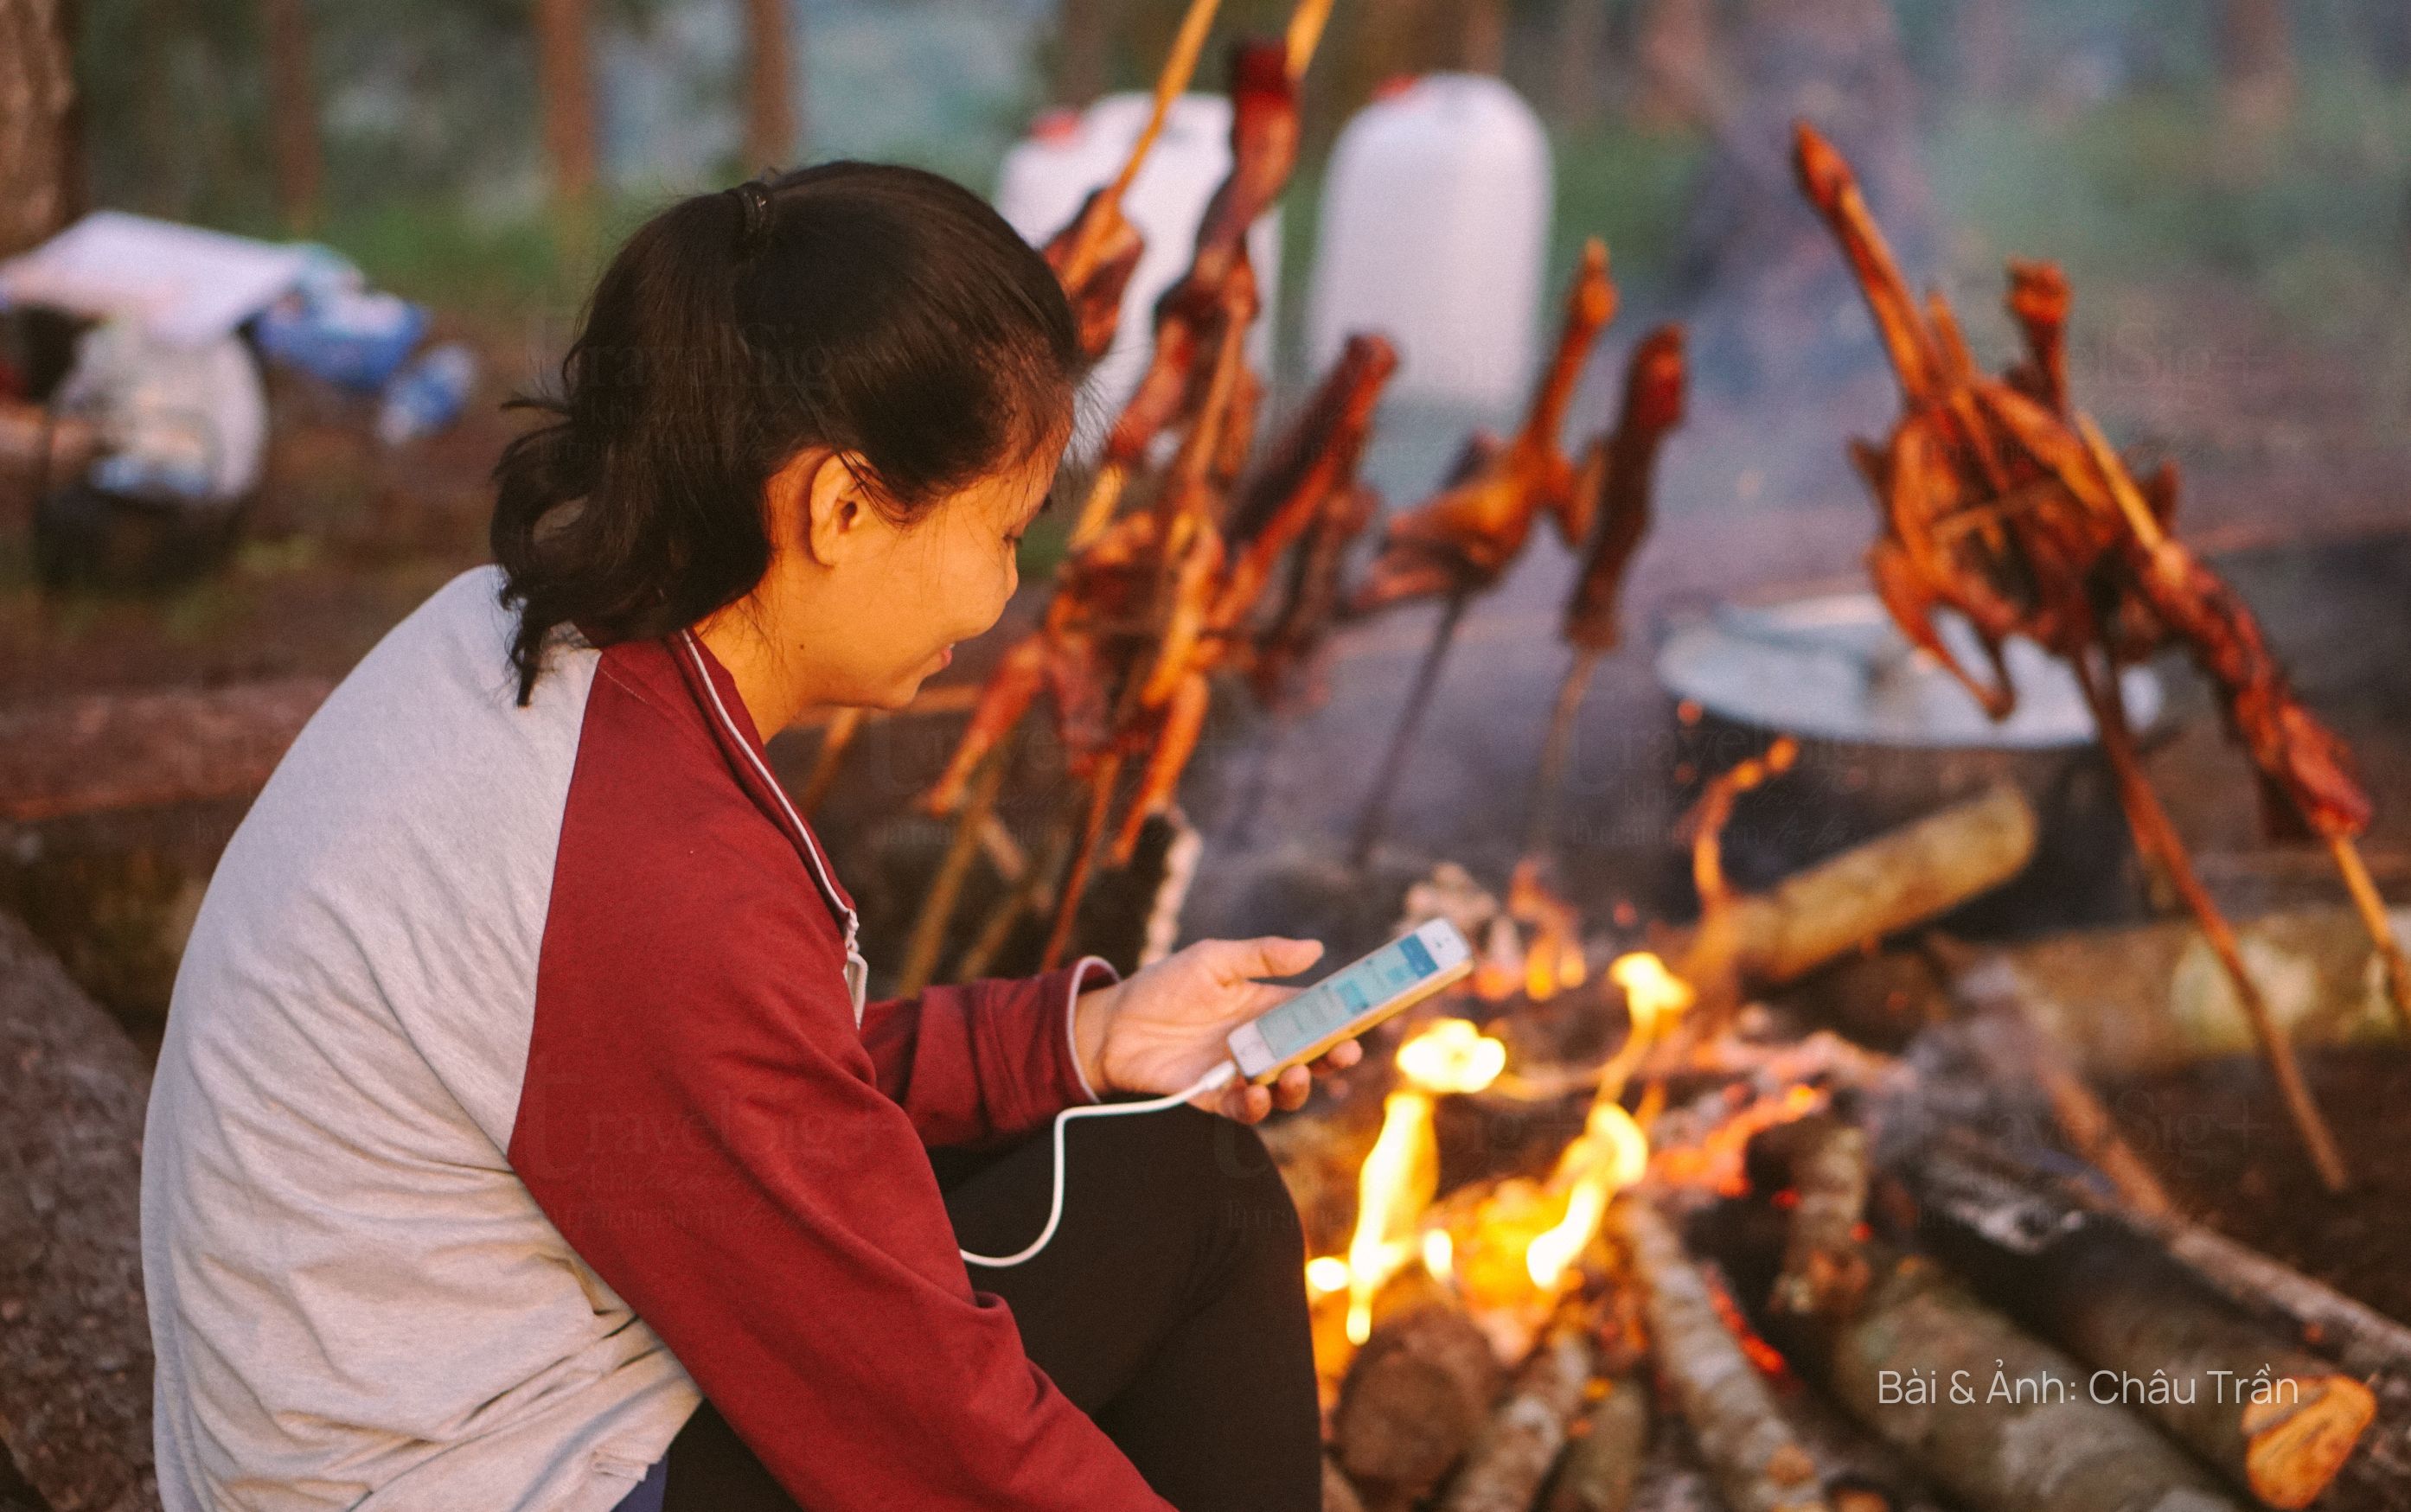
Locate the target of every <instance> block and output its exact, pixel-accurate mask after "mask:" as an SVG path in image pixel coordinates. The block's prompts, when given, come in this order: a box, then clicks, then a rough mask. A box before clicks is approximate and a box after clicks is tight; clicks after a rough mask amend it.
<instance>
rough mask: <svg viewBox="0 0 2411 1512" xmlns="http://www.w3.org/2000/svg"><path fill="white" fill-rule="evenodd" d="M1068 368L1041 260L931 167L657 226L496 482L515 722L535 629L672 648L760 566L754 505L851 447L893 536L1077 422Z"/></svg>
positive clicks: (600, 289)
mask: <svg viewBox="0 0 2411 1512" xmlns="http://www.w3.org/2000/svg"><path fill="white" fill-rule="evenodd" d="M1081 367H1082V359H1081V356H1080V350H1079V342H1078V337H1077V333H1076V331H1075V329H1074V325H1073V320H1072V313H1071V311H1070V309H1069V308H1068V307H1067V306H1066V304H1065V303H1064V299H1063V293H1062V290H1061V288H1060V287H1059V285H1058V284H1057V283H1056V280H1055V275H1054V273H1053V272H1052V271H1051V270H1050V269H1048V268H1047V266H1046V263H1045V259H1044V258H1043V257H1041V256H1040V255H1039V254H1038V253H1037V252H1036V251H1035V250H1034V249H1032V248H1031V247H1030V245H1029V244H1028V243H1027V242H1025V241H1023V240H1021V238H1020V237H1019V236H1017V235H1016V234H1015V233H1014V231H1013V229H1012V227H1010V226H1008V225H1005V223H1004V221H1003V220H1002V219H1001V217H999V216H998V215H997V213H996V212H995V211H992V210H990V209H989V208H988V207H987V205H986V203H984V202H983V201H982V200H981V199H980V198H979V196H976V195H973V194H972V193H971V192H970V191H969V190H967V189H964V188H962V187H961V186H960V185H958V184H955V183H952V182H948V181H946V180H944V179H942V178H939V177H938V176H937V175H935V174H931V173H924V172H921V171H919V170H918V169H914V168H904V167H886V166H884V165H879V164H871V163H830V164H826V165H823V166H821V167H811V168H805V169H802V170H800V171H798V172H794V173H788V174H784V175H782V176H779V177H777V178H773V179H768V180H762V181H756V182H754V183H752V184H746V185H741V186H740V187H739V188H738V189H736V190H729V191H723V192H722V193H719V194H710V195H701V196H696V197H694V198H692V199H687V200H683V201H680V202H679V204H676V205H673V206H671V207H670V208H669V209H668V210H665V211H662V212H661V213H660V214H658V215H656V216H654V217H653V218H652V219H651V220H650V221H648V222H646V223H645V225H643V226H642V227H641V228H639V229H638V230H637V232H636V235H634V236H632V237H630V238H629V239H628V242H627V245H625V246H623V247H621V249H620V252H619V254H618V255H617V256H615V257H613V258H612V259H611V265H610V267H609V268H607V269H605V270H604V273H603V277H602V280H601V282H600V283H598V284H596V285H595V288H594V294H593V298H592V299H591V300H590V301H589V303H588V305H587V309H586V313H585V319H584V323H583V325H582V326H581V327H580V328H579V331H578V334H577V341H576V342H575V343H574V344H573V345H572V346H571V347H570V349H569V355H568V356H567V357H566V358H565V359H564V360H563V363H562V369H561V379H562V385H561V391H560V392H559V393H558V394H557V395H544V396H537V397H527V398H521V399H518V400H513V401H512V403H513V405H514V406H516V407H524V408H530V409H535V410H538V411H541V412H543V413H545V414H548V415H549V416H551V418H550V419H549V420H548V422H547V423H546V424H544V425H542V426H539V427H538V428H537V429H533V430H531V431H529V432H527V433H526V434H524V435H522V436H519V438H517V439H516V440H514V441H513V442H512V443H510V444H509V445H508V446H506V447H505V448H504V451H503V456H502V460H501V461H500V462H499V463H498V464H497V465H496V466H495V469H494V482H495V485H496V497H495V502H494V521H493V531H492V545H493V552H494V558H495V560H497V561H499V562H500V563H501V564H502V568H503V573H504V578H505V584H504V589H503V602H504V603H505V604H507V605H511V606H514V607H516V608H517V609H518V611H519V632H518V635H517V637H516V638H515V639H514V641H513V642H512V646H511V661H512V664H513V665H514V666H515V667H517V668H518V671H519V701H520V702H521V703H525V702H526V701H527V700H528V698H529V696H530V695H531V693H532V692H533V689H534V687H535V682H536V678H537V676H539V675H540V674H541V673H542V671H543V670H544V651H545V647H546V645H547V643H548V639H549V638H550V637H551V635H552V633H553V632H554V631H555V630H557V629H558V628H559V627H561V626H563V625H574V626H575V627H576V628H577V630H579V631H580V632H583V633H584V634H585V635H586V636H587V637H588V638H589V639H590V640H592V642H594V643H595V644H597V645H608V644H610V643H612V642H614V641H623V640H644V639H651V638H653V637H656V636H661V635H666V634H669V633H671V632H674V631H676V630H679V629H680V628H681V627H683V626H686V625H691V624H693V623H694V622H695V621H696V620H698V619H701V618H704V617H705V616H707V615H709V614H710V613H711V612H712V611H713V610H715V609H718V608H721V607H723V605H725V604H728V603H733V602H734V601H736V600H737V599H739V598H742V597H743V596H744V595H745V594H746V593H747V592H749V591H751V590H752V589H753V586H754V585H755V584H756V583H758V582H760V581H761V578H762V574H763V573H764V572H765V571H767V569H768V567H769V564H770V541H769V536H768V532H767V528H766V523H765V521H764V519H763V517H762V508H761V501H762V490H763V487H764V486H765V485H766V484H767V482H768V480H769V479H770V477H771V476H772V475H773V474H774V473H776V472H778V470H779V469H780V468H781V467H782V465H784V464H785V462H786V461H787V460H788V459H789V458H793V457H794V456H795V455H796V452H798V451H800V450H802V449H803V448H804V447H806V446H811V445H823V446H827V447H830V448H832V449H833V450H838V451H845V452H853V453H855V454H856V455H858V456H859V457H861V458H863V459H864V460H865V461H866V462H867V463H868V464H869V475H868V476H866V477H864V479H863V483H864V485H865V487H867V488H868V490H869V492H870V494H871V496H872V497H873V498H874V499H876V500H877V501H878V502H879V506H880V507H881V508H882V509H883V510H884V511H885V512H887V513H888V514H889V515H890V516H891V517H893V518H896V519H899V520H906V519H910V518H913V517H914V516H917V515H919V514H920V513H921V512H922V511H924V510H926V509H927V508H928V507H929V505H930V503H931V502H933V501H935V500H936V499H938V498H940V497H942V496H943V495H944V494H946V493H948V492H950V491H952V490H954V489H957V488H959V487H963V486H965V485H967V484H969V483H971V482H972V481H973V480H975V479H977V478H979V477H982V476H984V475H986V474H988V473H990V472H995V471H997V470H999V469H1001V468H1004V467H1009V466H1012V465H1014V464H1015V463H1016V462H1017V461H1019V460H1020V459H1022V458H1026V457H1028V456H1030V454H1031V453H1032V452H1033V451H1034V450H1035V448H1037V447H1038V446H1039V445H1041V444H1043V443H1045V442H1046V440H1047V439H1048V438H1050V437H1051V436H1053V435H1056V434H1058V433H1059V432H1060V430H1061V429H1063V428H1064V427H1066V426H1068V424H1069V423H1070V415H1071V408H1072V400H1073V395H1074V388H1075V385H1077V383H1078V382H1079V378H1080V372H1081Z"/></svg>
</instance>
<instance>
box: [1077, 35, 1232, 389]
mask: <svg viewBox="0 0 2411 1512" xmlns="http://www.w3.org/2000/svg"><path fill="white" fill-rule="evenodd" d="M1220 5H1221V0H1190V6H1189V13H1188V14H1187V15H1186V16H1184V17H1183V18H1181V22H1180V31H1179V32H1178V34H1177V35H1176V36H1175V37H1174V38H1173V43H1172V51H1171V54H1170V55H1169V56H1168V57H1166V58H1165V59H1164V64H1163V71H1162V73H1161V74H1160V75H1158V76H1157V78H1156V81H1155V107H1154V109H1152V110H1151V111H1150V112H1149V113H1148V115H1147V124H1146V126H1145V127H1143V128H1142V129H1141V130H1140V132H1139V134H1138V140H1137V142H1136V143H1135V144H1133V145H1132V148H1131V153H1130V156H1129V157H1128V158H1127V159H1125V160H1124V161H1123V163H1122V167H1121V171H1120V172H1119V173H1118V174H1116V175H1115V176H1114V178H1113V181H1112V182H1109V183H1107V184H1104V185H1103V186H1102V187H1100V188H1099V189H1098V190H1097V192H1096V193H1094V194H1092V195H1090V196H1089V197H1088V200H1087V202H1086V203H1084V204H1082V205H1081V207H1080V210H1079V213H1078V214H1076V215H1074V216H1073V217H1072V219H1071V220H1070V222H1068V223H1067V224H1066V225H1064V227H1063V228H1062V229H1061V230H1059V231H1058V232H1056V233H1055V235H1054V237H1053V238H1052V239H1051V240H1048V241H1047V243H1046V264H1047V266H1048V267H1050V268H1052V269H1055V276H1056V278H1057V279H1058V280H1059V281H1060V282H1061V283H1062V285H1063V297H1064V298H1066V299H1068V300H1070V301H1071V305H1072V313H1073V316H1074V319H1075V320H1076V321H1077V323H1078V326H1079V330H1080V349H1081V351H1083V352H1085V353H1086V354H1087V355H1088V357H1089V361H1091V362H1094V361H1096V360H1097V359H1098V358H1099V357H1102V356H1104V355H1105V353H1106V352H1107V351H1108V350H1110V349H1111V348H1112V346H1113V344H1114V332H1115V329H1116V327H1118V326H1119V325H1120V323H1121V309H1122V296H1123V294H1124V293H1125V292H1127V291H1128V289H1129V288H1130V281H1131V274H1132V273H1133V272H1135V271H1137V269H1138V262H1139V257H1140V255H1141V254H1144V253H1145V252H1146V250H1147V242H1146V239H1145V238H1143V237H1142V236H1140V235H1139V231H1138V227H1136V226H1134V225H1131V223H1130V218H1129V217H1128V216H1126V215H1124V214H1123V213H1122V201H1123V199H1124V198H1125V197H1126V196H1128V195H1129V193H1130V186H1131V184H1132V182H1135V181H1136V180H1137V178H1138V171H1139V169H1140V167H1143V166H1145V164H1146V162H1147V154H1148V153H1150V152H1152V151H1154V149H1155V143H1156V138H1159V137H1161V136H1162V135H1163V123H1164V121H1165V119H1166V118H1167V117H1168V116H1169V115H1170V114H1171V113H1172V106H1173V102H1174V101H1176V100H1177V99H1179V98H1180V96H1181V95H1182V94H1183V93H1185V92H1186V91H1187V90H1188V88H1189V80H1191V78H1193V77H1195V75H1196V72H1197V59H1198V56H1199V54H1200V53H1202V52H1203V51H1205V47H1206V32H1207V31H1208V30H1210V29H1211V28H1212V26H1213V24H1214V12H1215V11H1216V10H1217V9H1219V8H1220Z"/></svg>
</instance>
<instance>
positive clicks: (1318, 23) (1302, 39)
mask: <svg viewBox="0 0 2411 1512" xmlns="http://www.w3.org/2000/svg"><path fill="white" fill-rule="evenodd" d="M1331 3H1332V0H1298V7H1297V8H1296V9H1295V10H1293V11H1291V12H1290V17H1289V37H1288V40H1289V77H1290V80H1291V81H1292V82H1295V81H1296V80H1301V79H1304V78H1305V77H1306V70H1307V66H1308V65H1309V64H1311V63H1313V62H1314V50H1315V49H1316V48H1317V47H1318V46H1320V45H1321V44H1322V27H1323V23H1324V22H1328V21H1329V20H1331Z"/></svg>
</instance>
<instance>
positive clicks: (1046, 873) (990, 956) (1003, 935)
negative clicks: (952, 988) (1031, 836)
mask: <svg viewBox="0 0 2411 1512" xmlns="http://www.w3.org/2000/svg"><path fill="white" fill-rule="evenodd" d="M1071 849H1072V825H1071V822H1070V821H1069V820H1068V819H1065V820H1059V821H1057V822H1056V824H1055V826H1054V827H1053V828H1052V829H1051V830H1049V831H1048V832H1047V836H1046V840H1045V844H1044V845H1042V846H1040V847H1039V850H1038V854H1037V856H1036V858H1035V859H1033V860H1032V861H1031V862H1030V865H1029V866H1028V867H1027V868H1026V869H1024V870H1023V872H1022V874H1021V879H1020V880H1019V881H1017V882H1016V883H1015V884H1014V886H1013V888H1012V890H1011V891H1010V892H1008V893H1006V894H1005V895H1004V896H1003V897H1001V898H1000V899H998V900H997V905H996V907H995V908H994V909H990V910H989V912H988V916H987V918H986V920H985V921H983V922H982V923H981V924H980V927H979V934H978V935H977V936H976V937H974V938H973V939H972V943H971V948H970V949H969V950H966V951H965V952H963V957H962V959H961V960H959V961H957V962H956V963H955V974H954V976H953V978H952V979H950V980H952V981H976V980H977V979H979V978H981V977H984V976H986V975H987V972H988V967H991V966H994V965H995V964H996V958H997V957H998V956H999V955H1000V954H1001V953H1003V951H1004V947H1005V945H1006V944H1007V943H1008V942H1009V941H1010V940H1011V939H1012V938H1013V929H1014V926H1015V925H1016V924H1017V923H1020V922H1021V916H1022V915H1023V914H1025V913H1028V912H1029V911H1030V910H1031V909H1043V908H1045V907H1046V905H1047V901H1048V898H1049V896H1050V894H1049V893H1048V891H1047V887H1048V883H1049V880H1051V879H1052V878H1053V877H1054V876H1055V874H1056V873H1057V872H1059V871H1061V870H1062V869H1063V858H1064V857H1065V856H1066V855H1067V854H1069V853H1070V851H1071Z"/></svg>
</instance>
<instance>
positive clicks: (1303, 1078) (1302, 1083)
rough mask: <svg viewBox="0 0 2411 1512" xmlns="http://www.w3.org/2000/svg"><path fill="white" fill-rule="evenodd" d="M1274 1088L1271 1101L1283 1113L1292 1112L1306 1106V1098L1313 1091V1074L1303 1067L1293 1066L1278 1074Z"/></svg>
mask: <svg viewBox="0 0 2411 1512" xmlns="http://www.w3.org/2000/svg"><path fill="white" fill-rule="evenodd" d="M1274 1086H1275V1092H1274V1096H1273V1101H1274V1102H1276V1103H1278V1104H1279V1106H1280V1109H1281V1111H1282V1112H1296V1111H1297V1110H1298V1109H1300V1108H1303V1107H1305V1106H1306V1099H1307V1098H1308V1096H1309V1095H1310V1094H1312V1092H1313V1091H1314V1073H1312V1072H1311V1071H1308V1069H1306V1068H1305V1067H1303V1066H1293V1067H1291V1068H1290V1069H1288V1070H1285V1071H1283V1072H1281V1073H1280V1080H1279V1082H1277V1083H1274Z"/></svg>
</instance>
